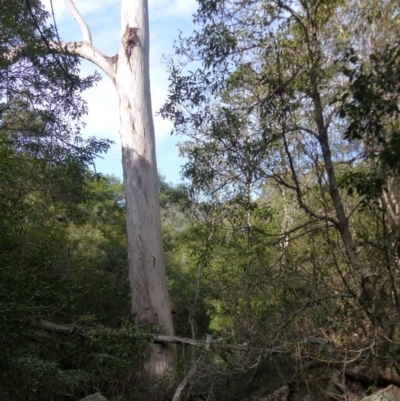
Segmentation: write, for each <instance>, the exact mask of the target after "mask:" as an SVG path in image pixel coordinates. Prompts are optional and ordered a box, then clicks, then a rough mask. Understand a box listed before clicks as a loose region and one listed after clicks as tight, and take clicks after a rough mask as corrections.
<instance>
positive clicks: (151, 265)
mask: <svg viewBox="0 0 400 401" xmlns="http://www.w3.org/2000/svg"><path fill="white" fill-rule="evenodd" d="M121 6H122V8H121V37H122V40H121V44H120V49H119V53H118V61H117V68H116V70H115V87H116V89H117V93H118V99H119V113H120V137H121V146H122V164H123V170H124V184H125V196H126V210H127V236H128V257H129V275H130V284H131V293H132V294H131V295H132V314H133V316H134V319H135V322H136V323H137V324H138V325H142V324H149V325H154V326H157V327H158V328H160V330H161V331H162V332H163V333H165V334H169V335H173V334H174V330H173V324H172V316H171V311H170V306H169V299H168V289H167V281H166V274H165V266H164V256H163V248H162V239H161V221H160V205H159V195H158V178H157V164H156V152H155V134H154V124H153V115H152V107H151V95H150V77H149V23H148V5H147V0H136V1H132V0H122V2H121ZM171 347H173V346H168V347H167V346H165V347H160V348H159V350H158V351H156V352H155V353H154V354H155V355H153V356H152V358H154V359H153V361H152V362H151V364H150V365H151V366H150V368H151V369H155V371H154V373H155V374H156V376H158V375H160V374H163V373H164V372H165V370H168V369H172V368H173V365H174V364H175V352H174V349H170V348H171Z"/></svg>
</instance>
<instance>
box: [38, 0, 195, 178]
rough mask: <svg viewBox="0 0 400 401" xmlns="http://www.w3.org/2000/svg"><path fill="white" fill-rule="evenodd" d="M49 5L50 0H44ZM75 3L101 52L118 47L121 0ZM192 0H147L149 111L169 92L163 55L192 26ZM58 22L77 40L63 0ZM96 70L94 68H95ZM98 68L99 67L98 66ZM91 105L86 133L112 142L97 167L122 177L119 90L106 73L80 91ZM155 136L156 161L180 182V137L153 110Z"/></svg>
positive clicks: (57, 3)
mask: <svg viewBox="0 0 400 401" xmlns="http://www.w3.org/2000/svg"><path fill="white" fill-rule="evenodd" d="M42 1H43V3H44V4H45V6H46V8H47V9H49V10H50V8H49V4H50V0H42ZM74 3H75V5H76V7H77V8H78V10H79V11H80V13H81V14H82V16H83V17H84V18H85V20H86V22H87V24H88V25H89V28H90V30H91V34H92V39H93V44H94V45H95V46H96V47H97V48H98V49H99V50H101V51H102V52H103V53H104V54H106V55H108V56H112V55H114V54H116V53H117V50H118V44H119V32H120V6H119V1H117V0H75V1H74ZM196 5H197V3H196V0H149V9H150V77H151V93H152V103H153V113H154V115H155V113H156V112H157V110H159V109H160V107H161V106H162V104H163V102H164V101H165V99H166V96H167V89H168V74H167V72H166V68H167V66H166V64H165V62H164V61H163V55H165V56H168V55H169V56H171V55H172V54H173V43H174V40H176V39H177V38H178V35H179V31H183V32H184V33H185V34H187V35H188V34H190V33H191V32H192V31H193V29H194V26H193V23H192V15H193V13H194V12H195V11H196ZM53 6H54V10H55V15H56V22H57V27H58V30H59V33H60V36H61V39H62V40H65V41H79V40H81V38H82V37H81V32H80V30H79V27H78V25H77V24H76V22H75V20H74V19H73V18H72V17H71V16H70V14H69V12H68V10H67V8H66V7H65V5H64V1H63V0H53ZM95 69H96V68H95V66H94V65H93V64H91V63H89V62H87V61H83V62H82V65H81V71H82V73H83V74H84V75H85V74H90V73H93V71H94V70H95ZM97 70H98V69H97ZM99 72H101V71H99ZM84 97H85V99H86V100H87V102H88V105H89V114H88V115H87V116H85V118H84V121H85V122H86V124H87V125H86V127H85V129H84V135H85V136H96V137H98V138H109V139H112V140H113V141H114V142H115V144H114V145H113V147H112V148H111V149H110V150H109V152H108V153H107V154H106V155H105V156H104V159H103V160H101V159H98V160H97V161H96V170H97V171H98V172H101V173H102V174H114V175H116V176H118V177H121V178H122V164H121V149H120V141H119V134H118V125H119V120H118V105H117V96H116V94H115V90H114V87H113V85H112V84H111V81H110V80H109V79H108V78H107V77H106V76H104V77H103V79H102V80H101V81H100V82H99V83H98V84H97V86H96V87H95V88H92V89H90V90H88V91H87V92H86V93H85V94H84ZM154 124H155V131H156V142H157V165H158V170H159V172H160V173H161V174H162V175H164V176H165V177H166V178H167V181H171V182H173V183H178V182H180V181H181V178H180V166H181V165H182V164H183V160H182V159H180V158H179V151H178V149H177V147H176V144H177V142H178V140H179V138H177V137H176V136H171V135H170V132H171V129H172V124H171V123H170V122H168V121H164V120H163V119H162V118H161V117H159V116H154Z"/></svg>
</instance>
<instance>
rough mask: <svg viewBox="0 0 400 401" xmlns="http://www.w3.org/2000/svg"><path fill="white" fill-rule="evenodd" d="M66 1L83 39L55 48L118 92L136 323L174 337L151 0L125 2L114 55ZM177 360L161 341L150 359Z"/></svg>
mask: <svg viewBox="0 0 400 401" xmlns="http://www.w3.org/2000/svg"><path fill="white" fill-rule="evenodd" d="M64 1H65V3H66V4H67V5H68V7H69V9H70V11H71V13H72V15H73V16H74V18H75V19H76V21H77V22H78V24H79V26H80V28H81V30H82V33H83V39H84V40H83V41H82V42H77V43H61V44H59V43H53V44H52V45H51V46H52V47H53V48H54V49H55V50H58V51H61V50H63V51H67V52H69V53H73V54H76V55H79V56H81V57H83V58H85V59H88V60H90V61H92V62H93V63H95V64H96V65H97V66H98V67H100V68H101V69H102V70H103V71H105V72H106V73H107V75H108V76H109V77H110V78H111V80H112V81H113V83H114V85H115V88H116V91H117V94H118V100H119V113H120V128H119V132H120V137H121V146H122V164H123V171H124V185H125V197H126V227H127V239H128V257H129V278H130V286H131V296H132V315H133V317H134V320H135V323H136V324H137V325H153V326H156V327H157V328H158V330H159V332H160V333H162V334H167V335H174V329H173V324H172V316H171V310H170V305H169V298H168V288H167V281H166V274H165V266H164V256H163V248H162V239H161V222H160V206H159V194H158V179H157V164H156V153H155V134H154V124H153V115H152V107H151V94H150V76H149V18H148V4H147V0H135V1H133V0H121V43H120V47H119V51H118V54H117V55H115V56H113V57H107V56H105V55H104V54H102V53H101V52H100V51H99V50H97V49H96V48H95V47H94V46H93V45H92V43H91V37H90V31H89V29H88V27H87V25H86V23H85V21H84V20H83V18H82V17H81V16H80V14H79V12H78V10H77V9H76V7H75V5H74V3H73V1H72V0H64ZM175 364H176V350H175V346H174V345H171V344H169V345H165V346H161V345H157V346H155V348H154V350H153V352H152V353H151V356H150V360H149V363H148V368H149V374H150V376H152V377H160V376H162V375H164V374H166V373H167V372H169V371H171V372H172V373H174V371H175Z"/></svg>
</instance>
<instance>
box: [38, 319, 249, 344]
mask: <svg viewBox="0 0 400 401" xmlns="http://www.w3.org/2000/svg"><path fill="white" fill-rule="evenodd" d="M36 323H37V324H38V325H39V326H40V327H41V328H42V329H44V330H45V331H49V332H53V333H61V334H66V335H71V336H73V335H79V336H82V337H85V338H91V337H93V334H92V333H90V329H86V328H85V327H83V326H76V325H73V324H72V325H61V324H56V323H52V322H48V321H46V320H40V321H38V322H36ZM138 337H140V334H138ZM150 337H151V338H153V341H154V342H155V343H157V344H166V343H168V344H187V345H191V346H193V347H204V346H206V347H208V346H210V344H218V345H220V347H221V348H223V349H229V350H234V351H248V350H249V347H248V346H247V345H225V344H223V343H224V342H225V340H223V339H222V340H221V339H219V340H213V339H211V338H207V340H206V341H203V340H193V339H191V338H182V337H176V336H168V335H164V334H150Z"/></svg>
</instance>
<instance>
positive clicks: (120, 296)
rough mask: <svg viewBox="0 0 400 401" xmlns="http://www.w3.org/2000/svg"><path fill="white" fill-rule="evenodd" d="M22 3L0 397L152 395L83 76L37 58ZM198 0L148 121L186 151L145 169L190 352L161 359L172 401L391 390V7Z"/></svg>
mask: <svg viewBox="0 0 400 401" xmlns="http://www.w3.org/2000/svg"><path fill="white" fill-rule="evenodd" d="M31 3H32V7H33V12H34V13H35V16H36V18H35V20H33V19H32V18H31V12H32V9H29V8H27V7H25V6H24V7H22V6H21V4H22V3H19V2H13V1H6V0H0V5H1V9H2V12H1V14H0V399H1V400H10V401H14V400H15V401H19V400H21V401H22V400H29V401H41V400H53V401H58V400H60V401H61V400H79V399H81V398H83V397H85V396H87V395H89V394H93V393H96V392H101V393H102V394H103V395H104V396H105V397H106V398H107V399H108V400H109V401H110V400H126V401H128V400H157V399H160V400H161V399H171V397H172V396H171V394H173V393H174V391H173V390H175V389H172V390H171V388H168V385H167V382H168V381H167V380H166V381H165V382H163V381H162V380H160V381H157V382H146V380H144V377H145V375H144V373H143V372H145V371H146V361H147V360H148V355H149V352H150V350H151V348H152V346H153V345H154V343H155V342H157V341H158V340H157V334H158V333H156V332H154V328H152V327H136V326H135V325H134V324H133V319H132V317H131V316H130V311H131V305H130V303H131V297H130V295H131V294H130V288H129V278H128V260H127V252H126V249H127V245H126V228H125V196H124V188H123V184H122V183H121V181H120V180H119V179H118V178H116V177H110V176H102V175H101V174H97V173H94V172H93V164H94V159H95V158H96V157H97V156H98V155H100V154H102V153H105V152H106V151H107V149H108V148H109V146H110V141H107V140H98V139H95V138H90V139H84V138H83V137H82V135H81V133H80V130H81V128H82V122H81V118H82V117H84V114H85V113H86V107H87V105H86V104H85V103H84V101H83V100H82V98H81V93H82V91H83V90H86V89H88V88H90V86H92V85H93V84H94V83H95V82H97V80H98V76H97V75H96V74H95V75H93V76H90V77H86V78H82V77H80V75H79V61H78V59H75V58H73V57H71V56H66V55H63V54H58V55H54V54H52V55H50V56H49V55H48V54H42V52H41V49H42V42H43V40H44V38H45V39H46V40H47V41H51V40H52V39H54V38H55V35H56V33H55V31H54V27H52V26H49V25H48V24H47V22H46V19H47V17H48V15H47V14H46V12H45V11H44V10H43V8H42V6H41V3H40V2H39V1H35V2H33V1H32V2H31ZM198 3H199V4H198V11H197V14H196V15H195V22H196V23H197V26H198V30H197V31H196V32H195V33H194V34H193V36H192V37H190V38H182V39H180V41H178V42H177V44H176V57H175V58H174V59H173V60H172V61H171V64H170V65H169V69H170V91H169V95H168V99H167V100H166V102H165V105H164V106H163V108H162V109H161V110H160V113H161V115H162V116H163V117H165V118H168V119H170V120H171V121H172V122H173V123H174V131H175V134H176V135H179V136H180V138H181V142H180V151H181V154H182V156H184V157H185V159H184V160H185V165H184V166H183V171H182V174H183V176H184V178H185V184H181V185H173V184H170V183H168V182H167V180H166V179H165V178H164V177H163V176H162V175H160V177H159V191H160V206H161V220H162V231H163V243H164V255H165V260H166V266H167V278H168V285H169V292H170V300H171V308H172V314H173V319H174V327H175V333H176V336H177V337H180V338H190V339H193V340H202V341H204V346H200V347H191V346H189V345H178V346H177V347H178V359H179V360H178V372H177V377H176V379H175V382H176V383H177V384H179V383H180V382H181V381H182V380H183V379H184V378H185V377H189V379H190V380H189V382H188V384H187V385H186V386H185V387H183V389H182V394H181V396H180V399H181V400H189V399H191V400H195V399H205V400H207V399H209V400H214V399H215V400H226V401H228V400H257V401H258V400H259V399H260V398H262V397H266V396H267V395H269V394H273V393H274V391H276V390H279V389H282V388H283V389H285V393H284V395H282V397H283V396H285V397H287V398H285V399H287V400H289V399H293V400H302V399H306V398H304V397H307V396H308V397H309V398H308V400H325V399H326V400H328V399H342V400H345V399H348V398H345V397H347V395H348V394H349V392H350V389H349V388H350V387H351V385H352V386H353V387H352V389H353V390H352V391H354V393H357V394H358V395H360V394H362V395H366V394H368V391H369V392H371V391H372V390H373V389H374V388H376V387H377V386H378V387H379V385H381V384H382V383H394V384H399V385H400V373H399V372H400V178H399V172H400V120H399V107H400V37H399V26H400V6H399V4H398V2H397V1H392V0H384V1H382V0H365V1H352V0H349V1H339V0H328V1H325V0H318V1H317V0H304V1H302V0H299V1H294V0H293V1H290V0H265V1H264V0H263V1H261V0H242V1H236V0H235V1H234V0H225V1H216V0H199V1H198ZM3 6H4V7H3ZM34 21H36V23H35V22H34ZM37 23H38V24H39V25H36V24H37ZM38 28H40V29H38ZM21 43H27V44H28V46H27V48H26V49H25V51H26V53H27V56H26V58H24V59H21V60H20V61H18V62H17V63H15V64H12V65H9V63H8V62H7V57H6V54H7V52H8V51H10V49H13V48H15V47H16V46H18V45H20V44H21ZM191 62H194V63H195V64H194V65H195V68H193V69H191V68H190V66H191V64H190V63H191ZM207 335H208V336H210V335H211V336H212V338H213V341H212V342H211V344H210V343H208V344H207V342H206V338H207ZM365 367H368V370H367V371H362V369H364V368H365ZM351 380H353V381H352V382H350V381H351ZM355 383H356V384H355ZM346 386H347V387H346ZM349 386H350V387H349ZM355 387H356V388H355ZM282 394H283V393H282ZM346 394H347V395H346ZM278 395H279V394H278ZM196 397H197V398H196ZM245 397H248V398H245ZM276 399H278V398H276ZM280 399H284V398H280ZM271 400H272V398H271ZM274 400H275V398H274ZM174 401H175V400H174Z"/></svg>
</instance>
